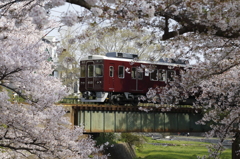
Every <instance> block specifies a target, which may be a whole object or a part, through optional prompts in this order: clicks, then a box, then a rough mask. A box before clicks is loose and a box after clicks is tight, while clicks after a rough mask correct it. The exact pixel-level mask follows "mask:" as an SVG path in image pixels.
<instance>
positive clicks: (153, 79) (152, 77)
mask: <svg viewBox="0 0 240 159" xmlns="http://www.w3.org/2000/svg"><path fill="white" fill-rule="evenodd" d="M157 74H158V71H157V70H154V71H153V72H151V73H150V79H151V81H157V80H158V76H157Z"/></svg>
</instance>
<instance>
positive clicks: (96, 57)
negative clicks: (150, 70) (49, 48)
mask: <svg viewBox="0 0 240 159" xmlns="http://www.w3.org/2000/svg"><path fill="white" fill-rule="evenodd" d="M133 55H134V54H133ZM86 60H113V61H125V62H135V63H144V64H155V65H166V66H183V67H186V64H187V61H186V60H174V59H168V58H166V59H160V60H159V61H145V60H138V58H130V57H129V56H128V57H127V58H124V57H114V56H110V57H109V56H104V55H90V56H88V57H84V58H82V59H81V61H86Z"/></svg>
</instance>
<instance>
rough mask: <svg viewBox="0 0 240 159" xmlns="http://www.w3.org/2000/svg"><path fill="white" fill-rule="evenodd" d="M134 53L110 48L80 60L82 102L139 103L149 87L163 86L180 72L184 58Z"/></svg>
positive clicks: (183, 64)
mask: <svg viewBox="0 0 240 159" xmlns="http://www.w3.org/2000/svg"><path fill="white" fill-rule="evenodd" d="M137 58H138V56H137V55H135V54H127V53H118V52H110V53H107V54H106V56H102V55H91V56H88V57H86V58H83V59H82V60H81V61H80V69H81V74H80V92H81V93H82V98H81V101H82V102H110V103H112V104H120V105H121V104H126V103H131V104H133V105H137V103H138V102H139V100H138V99H139V97H140V96H145V95H146V93H147V92H148V90H149V88H151V87H152V88H155V87H164V86H166V84H167V83H168V82H169V81H171V80H173V76H174V75H178V74H179V71H180V69H181V68H183V67H185V66H186V65H185V61H180V60H179V61H177V62H176V61H175V63H169V62H168V61H164V60H160V61H158V62H150V61H141V60H136V59H137Z"/></svg>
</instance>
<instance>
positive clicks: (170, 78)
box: [167, 70, 175, 81]
mask: <svg viewBox="0 0 240 159" xmlns="http://www.w3.org/2000/svg"><path fill="white" fill-rule="evenodd" d="M174 75H175V71H174V70H168V71H167V79H168V81H173V80H174V78H173V77H174Z"/></svg>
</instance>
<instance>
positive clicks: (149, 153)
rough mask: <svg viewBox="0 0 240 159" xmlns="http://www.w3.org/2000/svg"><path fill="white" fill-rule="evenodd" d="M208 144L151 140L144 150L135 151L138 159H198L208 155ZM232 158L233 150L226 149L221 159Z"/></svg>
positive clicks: (144, 145) (143, 147)
mask: <svg viewBox="0 0 240 159" xmlns="http://www.w3.org/2000/svg"><path fill="white" fill-rule="evenodd" d="M209 144H210V143H206V142H194V141H180V140H151V138H148V141H147V143H145V144H143V146H142V148H138V149H136V150H135V152H136V155H137V158H136V159H140V158H141V159H196V158H197V156H204V155H207V154H208V149H207V147H206V146H207V145H209ZM229 158H231V149H226V150H225V151H224V152H223V154H222V155H221V159H229Z"/></svg>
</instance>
